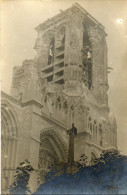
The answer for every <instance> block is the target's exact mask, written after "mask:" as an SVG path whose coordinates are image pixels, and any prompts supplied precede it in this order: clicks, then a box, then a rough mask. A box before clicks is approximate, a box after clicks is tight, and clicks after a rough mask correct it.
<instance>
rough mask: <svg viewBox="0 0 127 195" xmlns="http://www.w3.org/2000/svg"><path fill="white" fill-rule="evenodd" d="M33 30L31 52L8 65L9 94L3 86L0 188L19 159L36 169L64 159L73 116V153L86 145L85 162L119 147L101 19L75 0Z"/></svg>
mask: <svg viewBox="0 0 127 195" xmlns="http://www.w3.org/2000/svg"><path fill="white" fill-rule="evenodd" d="M36 31H37V33H38V37H37V39H36V42H35V47H34V49H35V50H36V51H37V55H36V56H35V58H34V59H33V60H25V61H24V62H23V64H22V66H21V67H14V71H13V80H12V87H11V93H10V96H9V95H7V94H5V93H2V129H3V131H2V132H3V135H2V136H3V144H4V145H5V149H4V151H3V150H2V152H3V154H4V157H7V158H4V160H3V161H4V162H3V173H2V174H3V178H4V179H5V180H4V181H3V188H6V187H8V186H9V185H10V184H11V183H12V181H13V175H14V170H15V168H16V166H17V165H18V164H19V163H20V162H21V161H23V160H25V159H28V160H29V161H30V162H31V164H32V166H33V167H34V168H35V169H36V170H38V167H39V170H40V172H41V173H42V175H44V173H45V171H47V170H48V166H50V165H51V163H52V162H55V161H63V162H67V160H68V150H69V136H68V134H67V130H69V129H70V128H71V126H72V123H74V125H75V127H76V128H77V132H78V134H77V135H76V136H75V138H74V160H79V158H80V155H81V154H84V153H85V155H87V157H88V161H89V162H90V161H91V160H93V159H94V158H97V157H99V155H100V154H101V153H102V152H103V151H104V150H107V149H112V148H113V149H117V132H116V129H117V128H116V121H115V118H114V116H113V114H111V112H110V109H109V107H108V95H107V91H108V88H109V86H108V77H107V68H108V64H107V45H106V36H107V34H106V33H105V31H104V27H103V26H102V24H100V23H99V22H98V21H96V20H95V19H94V18H93V17H92V16H91V15H90V14H89V13H88V12H86V11H85V10H84V9H83V8H82V7H81V6H80V5H79V4H77V3H76V4H74V5H73V6H72V7H71V8H69V9H68V10H66V11H64V12H62V13H60V14H59V15H57V16H55V17H53V18H51V19H48V20H47V21H46V22H44V23H42V24H40V25H39V26H37V27H36ZM14 127H15V128H14ZM12 131H15V132H16V133H13V132H12ZM15 144H16V146H15ZM9 153H11V154H12V157H9ZM14 156H16V159H17V160H16V161H15V158H14Z"/></svg>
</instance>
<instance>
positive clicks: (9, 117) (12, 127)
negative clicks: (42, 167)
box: [1, 100, 20, 188]
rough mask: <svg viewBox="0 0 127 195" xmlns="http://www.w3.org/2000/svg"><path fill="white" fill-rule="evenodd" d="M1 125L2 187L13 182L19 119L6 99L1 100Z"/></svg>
mask: <svg viewBox="0 0 127 195" xmlns="http://www.w3.org/2000/svg"><path fill="white" fill-rule="evenodd" d="M1 126H2V140H1V141H2V148H1V149H2V155H3V156H2V172H3V177H4V179H5V182H4V184H3V185H4V186H2V187H3V188H6V187H8V186H9V185H10V184H11V183H12V182H13V177H14V171H15V169H16V166H17V158H18V142H17V140H18V136H19V129H20V128H19V120H18V116H17V113H16V111H15V109H14V108H13V106H12V105H11V104H10V103H9V102H8V101H7V100H2V102H1ZM8 178H9V179H8Z"/></svg>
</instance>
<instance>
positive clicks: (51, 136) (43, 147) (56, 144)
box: [38, 128, 68, 180]
mask: <svg viewBox="0 0 127 195" xmlns="http://www.w3.org/2000/svg"><path fill="white" fill-rule="evenodd" d="M67 159H68V150H67V147H66V144H65V143H64V141H63V139H62V137H61V136H60V134H59V133H58V132H57V131H55V130H54V129H53V128H51V129H48V130H46V131H44V132H43V133H41V134H40V150H39V164H38V166H39V171H40V175H41V178H42V180H43V179H44V175H45V174H46V172H48V170H49V167H50V166H51V165H52V164H53V163H57V162H67Z"/></svg>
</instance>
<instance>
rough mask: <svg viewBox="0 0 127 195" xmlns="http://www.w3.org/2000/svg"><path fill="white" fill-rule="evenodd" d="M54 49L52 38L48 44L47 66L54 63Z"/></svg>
mask: <svg viewBox="0 0 127 195" xmlns="http://www.w3.org/2000/svg"><path fill="white" fill-rule="evenodd" d="M54 47H55V39H54V38H52V39H51V41H50V43H49V50H48V52H49V53H48V65H50V64H52V63H53V62H54Z"/></svg>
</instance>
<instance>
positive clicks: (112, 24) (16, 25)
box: [1, 0, 127, 154]
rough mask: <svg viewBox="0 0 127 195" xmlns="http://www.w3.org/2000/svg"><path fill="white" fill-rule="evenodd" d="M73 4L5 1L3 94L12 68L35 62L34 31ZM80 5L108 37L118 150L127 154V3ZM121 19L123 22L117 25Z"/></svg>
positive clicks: (96, 0) (103, 0) (94, 0)
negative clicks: (101, 25)
mask: <svg viewBox="0 0 127 195" xmlns="http://www.w3.org/2000/svg"><path fill="white" fill-rule="evenodd" d="M75 2H76V1H73V0H66V1H65V0H59V1H54V0H25V1H23V0H8V1H7V0H3V1H2V9H1V10H2V25H1V27H2V67H1V73H2V90H3V91H5V92H6V93H9V90H10V87H11V79H12V69H13V66H21V64H22V61H23V60H24V59H31V58H34V57H35V55H36V52H35V50H34V49H33V47H34V43H35V39H36V37H37V33H36V31H35V29H34V28H35V27H36V26H37V25H38V24H40V23H42V22H43V21H45V20H46V19H48V18H51V17H52V16H54V15H56V14H58V13H60V10H61V9H62V10H65V9H67V8H69V7H70V6H71V5H72V4H73V3H75ZM77 2H78V3H79V4H80V5H81V6H82V7H84V9H86V10H87V11H88V12H89V13H90V14H91V15H92V16H93V17H95V18H96V19H97V20H98V21H99V22H101V23H102V24H103V26H105V30H106V32H107V34H108V37H107V44H108V65H109V66H111V67H113V69H114V70H113V71H112V72H111V73H110V74H109V85H110V89H109V92H108V94H109V106H110V108H111V109H112V112H113V113H114V115H115V117H116V120H117V126H118V148H119V149H120V150H121V152H122V153H124V154H127V0H87V1H86V0H82V1H78V0H77ZM118 19H122V20H120V21H118Z"/></svg>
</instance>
